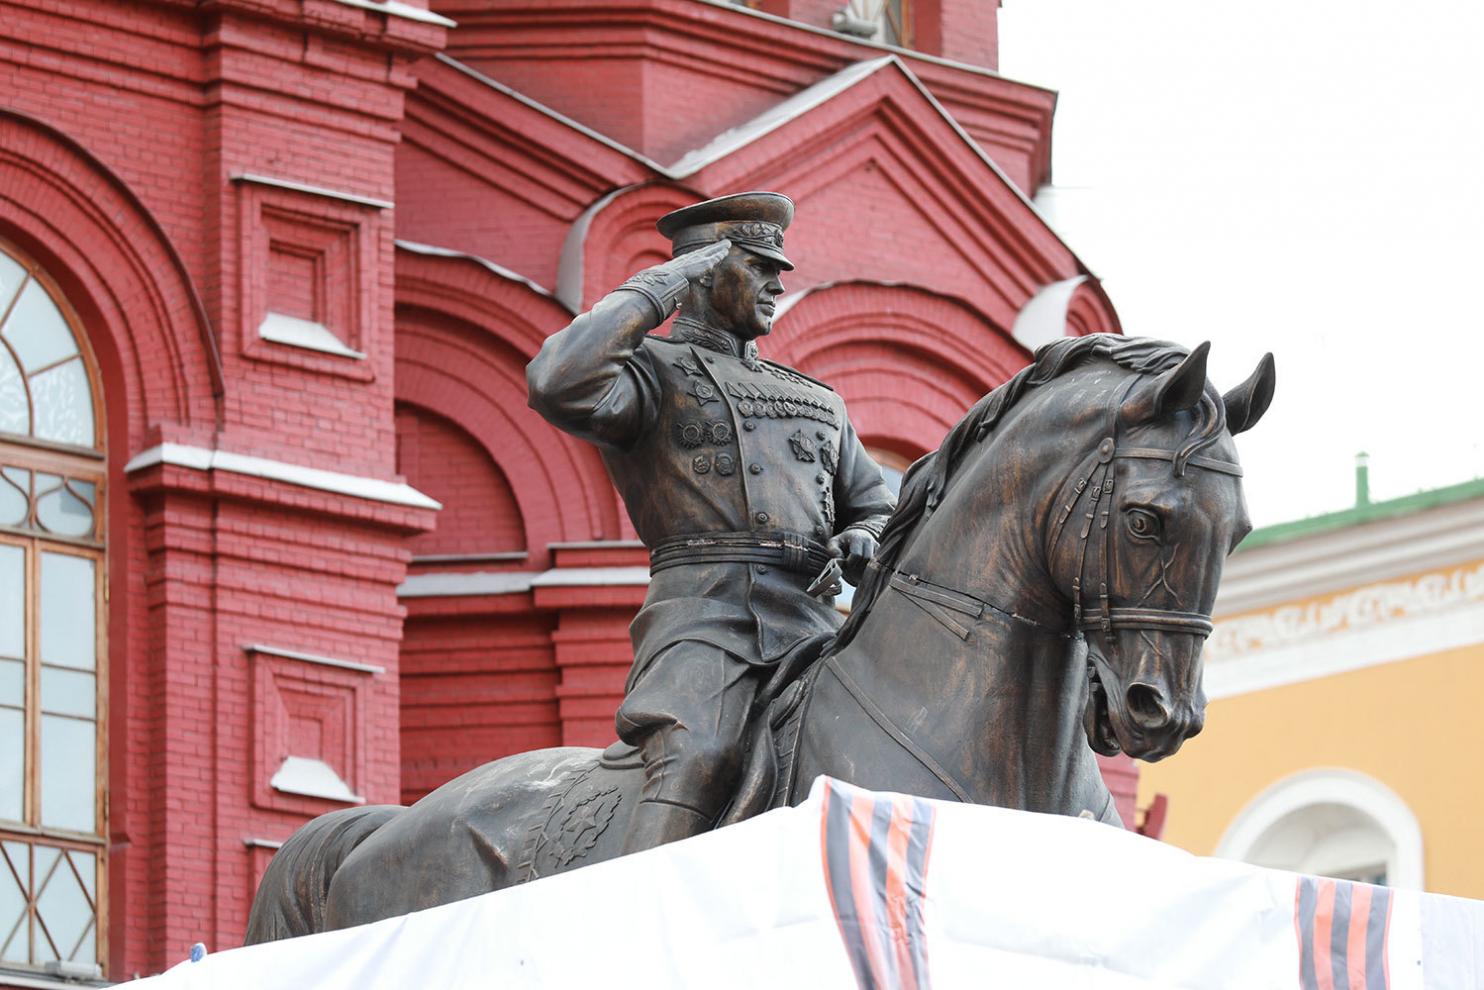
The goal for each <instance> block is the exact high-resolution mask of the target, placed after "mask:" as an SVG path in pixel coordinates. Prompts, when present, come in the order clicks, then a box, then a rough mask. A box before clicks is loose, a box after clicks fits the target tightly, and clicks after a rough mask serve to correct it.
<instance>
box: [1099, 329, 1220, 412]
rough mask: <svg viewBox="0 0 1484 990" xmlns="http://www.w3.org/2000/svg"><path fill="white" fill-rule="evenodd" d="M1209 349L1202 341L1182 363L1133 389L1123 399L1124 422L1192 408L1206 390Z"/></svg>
mask: <svg viewBox="0 0 1484 990" xmlns="http://www.w3.org/2000/svg"><path fill="white" fill-rule="evenodd" d="M1210 350H1211V342H1210V341H1205V342H1204V343H1202V344H1201V345H1200V346H1198V347H1196V348H1195V350H1193V351H1191V352H1190V354H1189V355H1187V356H1186V358H1185V360H1184V361H1181V362H1180V363H1179V364H1178V365H1176V366H1175V367H1173V368H1171V369H1170V370H1169V371H1166V372H1165V373H1164V374H1162V375H1160V376H1159V377H1158V378H1155V379H1154V380H1153V381H1151V382H1149V383H1148V384H1146V385H1143V386H1141V387H1140V388H1137V389H1135V390H1134V394H1133V395H1131V396H1129V397H1128V398H1127V399H1125V400H1124V403H1123V409H1122V410H1121V412H1122V414H1123V419H1124V421H1125V422H1129V423H1147V422H1150V421H1152V420H1155V419H1158V418H1159V417H1161V416H1166V415H1168V414H1170V413H1173V412H1178V411H1179V410H1181V409H1193V408H1195V405H1196V403H1198V402H1200V401H1201V395H1202V394H1203V393H1204V392H1205V390H1206V355H1207V354H1208V353H1210Z"/></svg>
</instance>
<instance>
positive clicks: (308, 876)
mask: <svg viewBox="0 0 1484 990" xmlns="http://www.w3.org/2000/svg"><path fill="white" fill-rule="evenodd" d="M405 810H406V809H405V808H401V807H399V806H397V805H394V804H376V805H369V806H366V807H362V808H344V809H342V810H340V811H332V812H330V813H329V814H327V815H320V816H319V817H318V818H316V819H314V820H313V821H311V822H309V823H308V824H307V825H305V826H304V827H303V828H301V829H299V830H298V831H297V832H295V833H294V834H293V835H291V836H290V837H289V840H288V841H287V842H285V843H284V844H283V848H281V849H279V850H278V852H277V853H276V854H275V855H274V857H273V860H272V861H271V862H270V863H269V864H268V869H267V870H266V871H265V872H264V873H263V881H262V883H260V884H259V885H258V892H257V895H256V896H255V897H254V898H253V902H252V912H251V913H250V914H249V915H248V918H247V938H246V939H245V940H244V944H246V945H256V944H257V943H259V942H272V941H275V940H277V939H280V938H294V937H296V936H299V935H309V934H312V933H314V932H321V931H324V930H325V901H326V899H327V898H328V897H329V893H330V881H331V880H333V879H334V877H335V871H336V870H338V869H339V868H340V864H341V863H343V862H345V858H346V857H347V856H349V855H350V854H351V853H352V852H354V851H355V849H356V847H357V846H359V845H360V844H361V843H362V842H364V841H366V839H368V838H370V836H371V834H372V833H373V832H375V831H376V830H377V829H379V828H380V827H381V826H383V825H385V824H386V823H387V822H389V821H391V820H392V818H394V817H395V816H397V815H398V814H400V813H402V812H403V811H405Z"/></svg>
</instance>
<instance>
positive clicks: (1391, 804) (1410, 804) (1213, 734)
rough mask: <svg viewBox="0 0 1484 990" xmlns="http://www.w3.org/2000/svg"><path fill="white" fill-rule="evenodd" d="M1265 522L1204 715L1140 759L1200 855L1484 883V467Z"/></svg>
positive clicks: (1233, 564) (1474, 890) (1234, 566)
mask: <svg viewBox="0 0 1484 990" xmlns="http://www.w3.org/2000/svg"><path fill="white" fill-rule="evenodd" d="M1364 471H1365V469H1364V468H1363V467H1362V468H1360V469H1358V474H1357V489H1358V495H1359V498H1358V500H1357V503H1358V504H1357V505H1356V507H1355V508H1353V509H1348V510H1345V511H1343V512H1336V513H1332V514H1330V515H1326V516H1320V517H1317V518H1313V519H1305V520H1301V521H1299V522H1293V523H1285V524H1283V525H1279V526H1273V527H1269V528H1266V529H1262V530H1258V531H1257V532H1255V533H1253V534H1252V535H1251V536H1250V537H1248V539H1247V541H1246V542H1245V543H1244V544H1243V546H1242V548H1241V549H1240V550H1238V552H1237V553H1236V554H1234V555H1233V556H1232V557H1231V559H1230V560H1228V561H1227V566H1226V571H1225V574H1224V576H1223V579H1222V589H1221V594H1220V595H1219V596H1218V598H1217V602H1216V617H1215V620H1216V631H1215V633H1214V634H1213V635H1212V637H1211V639H1210V641H1209V643H1208V645H1207V648H1206V661H1205V662H1206V673H1205V684H1206V693H1207V695H1208V697H1209V698H1210V705H1209V707H1208V709H1207V713H1206V716H1207V717H1206V728H1205V731H1204V732H1203V733H1202V734H1201V735H1199V736H1197V737H1196V738H1194V739H1191V740H1189V741H1188V742H1186V744H1185V746H1184V748H1182V749H1181V751H1180V752H1179V753H1178V754H1176V755H1175V756H1174V757H1172V758H1170V759H1168V760H1166V761H1164V762H1163V763H1158V764H1145V765H1142V766H1141V771H1142V772H1141V774H1140V781H1139V804H1140V805H1141V806H1143V805H1147V804H1149V803H1150V802H1151V801H1152V800H1153V798H1154V797H1155V795H1157V794H1164V795H1167V796H1168V799H1169V805H1168V814H1167V818H1166V820H1165V829H1164V836H1163V837H1164V838H1165V839H1166V840H1167V841H1169V842H1171V843H1174V844H1175V845H1178V846H1180V847H1182V848H1185V849H1188V850H1190V851H1191V852H1194V853H1199V854H1201V855H1218V856H1226V857H1230V858H1234V859H1241V860H1245V861H1247V862H1252V863H1257V864H1260V865H1263V866H1273V867H1279V868H1282V869H1289V870H1298V871H1302V872H1306V873H1319V874H1326V875H1330V876H1340V877H1346V878H1349V879H1363V880H1371V881H1379V882H1385V883H1388V884H1391V885H1393V886H1397V887H1409V888H1421V889H1426V890H1430V891H1434V892H1438V893H1445V894H1455V895H1460V896H1465V897H1474V898H1484V480H1481V481H1473V482H1468V483H1465V484H1461V485H1455V486H1453V487H1450V488H1444V489H1439V490H1436V491H1431V492H1424V493H1422V494H1418V495H1412V496H1408V497H1406V498H1401V499H1395V500H1392V501H1388V502H1376V503H1370V502H1368V500H1367V499H1366V498H1365V475H1364Z"/></svg>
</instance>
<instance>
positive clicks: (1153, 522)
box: [1128, 509, 1160, 540]
mask: <svg viewBox="0 0 1484 990" xmlns="http://www.w3.org/2000/svg"><path fill="white" fill-rule="evenodd" d="M1159 528H1160V527H1159V517H1158V516H1156V515H1155V514H1154V513H1152V512H1149V511H1148V510H1146V509H1130V510H1129V513H1128V531H1129V532H1130V533H1131V534H1133V536H1134V538H1135V539H1140V540H1152V539H1154V538H1156V537H1157V536H1159Z"/></svg>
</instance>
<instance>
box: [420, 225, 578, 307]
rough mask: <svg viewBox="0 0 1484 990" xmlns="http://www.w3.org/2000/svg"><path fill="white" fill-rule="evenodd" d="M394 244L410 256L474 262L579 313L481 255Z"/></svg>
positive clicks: (429, 246)
mask: <svg viewBox="0 0 1484 990" xmlns="http://www.w3.org/2000/svg"><path fill="white" fill-rule="evenodd" d="M394 243H395V244H396V246H397V248H398V250H401V251H406V252H408V253H409V254H421V255H426V256H428V257H431V258H455V259H458V260H460V261H470V262H473V263H474V264H476V265H479V266H480V267H481V268H484V269H485V270H486V271H488V272H490V273H491V274H493V275H496V276H498V277H499V278H503V279H506V280H507V281H510V282H516V283H519V284H520V285H523V286H525V287H526V288H528V289H530V290H531V291H532V292H534V293H536V294H537V295H538V296H545V297H546V298H547V299H550V300H551V301H552V302H554V303H556V304H558V305H559V306H562V307H564V308H566V309H568V310H570V311H571V312H573V313H576V312H577V309H576V308H575V307H573V306H568V305H567V303H566V302H565V301H564V300H563V299H562V298H561V297H560V296H558V295H557V294H556V293H554V292H552V291H551V290H550V289H548V288H547V287H546V286H544V285H540V284H538V283H536V282H533V281H532V280H531V279H529V278H526V277H525V276H524V275H522V274H521V273H520V272H517V271H512V270H511V269H509V268H506V267H505V266H504V265H500V264H496V263H495V262H493V261H490V260H489V259H488V258H481V257H480V256H479V255H477V254H469V253H468V252H467V251H455V250H454V249H453V248H445V247H438V246H436V245H434V244H419V243H418V242H417V241H404V240H401V239H398V240H397V241H395V242H394Z"/></svg>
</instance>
